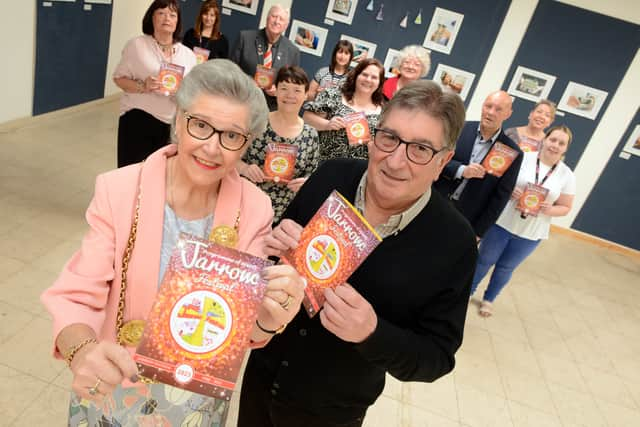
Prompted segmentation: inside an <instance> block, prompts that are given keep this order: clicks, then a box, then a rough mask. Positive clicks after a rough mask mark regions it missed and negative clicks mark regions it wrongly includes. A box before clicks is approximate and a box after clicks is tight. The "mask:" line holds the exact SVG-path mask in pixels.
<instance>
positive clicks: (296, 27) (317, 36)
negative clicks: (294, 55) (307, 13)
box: [289, 19, 328, 56]
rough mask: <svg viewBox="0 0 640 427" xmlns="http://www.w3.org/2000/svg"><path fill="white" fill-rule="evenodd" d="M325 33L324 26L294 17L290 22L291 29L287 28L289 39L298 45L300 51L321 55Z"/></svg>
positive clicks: (325, 39) (325, 38)
mask: <svg viewBox="0 0 640 427" xmlns="http://www.w3.org/2000/svg"><path fill="white" fill-rule="evenodd" d="M327 33H328V31H327V29H326V28H322V27H317V26H315V25H312V24H309V23H307V22H302V21H298V20H297V19H294V20H293V22H292V23H291V30H289V40H291V41H292V42H293V44H295V45H296V46H298V49H300V51H301V52H305V53H309V54H311V55H315V56H322V51H323V50H324V44H325V42H326V41H327Z"/></svg>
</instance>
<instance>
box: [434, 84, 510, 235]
mask: <svg viewBox="0 0 640 427" xmlns="http://www.w3.org/2000/svg"><path fill="white" fill-rule="evenodd" d="M510 116H511V96H510V95H509V94H508V93H506V92H504V91H498V92H494V93H492V94H490V95H489V96H487V99H485V101H484V103H483V104H482V114H481V119H480V122H467V123H466V124H465V126H464V129H463V130H462V133H461V135H460V138H458V142H457V144H456V151H455V154H454V156H453V159H451V161H450V162H449V163H448V164H447V166H446V167H445V168H444V170H443V171H442V175H441V176H440V179H439V180H438V181H436V182H435V183H434V185H433V187H434V188H435V189H436V190H438V191H439V192H440V193H441V194H442V195H444V196H445V197H447V198H449V199H451V201H452V202H453V204H454V206H455V207H456V208H458V210H459V211H460V212H461V213H462V214H463V215H464V216H465V218H467V220H469V223H470V224H471V226H472V227H473V229H474V231H475V232H476V237H477V239H478V240H480V239H481V238H482V236H484V233H485V232H486V231H487V230H488V229H489V227H491V226H492V225H493V224H494V223H495V222H496V220H497V219H498V217H499V216H500V214H501V213H502V210H503V209H504V207H505V206H506V204H507V202H508V201H509V198H510V197H511V193H512V192H513V187H514V186H515V184H516V179H517V178H518V172H519V171H520V165H521V164H522V151H521V150H520V148H519V147H518V145H517V144H516V143H515V142H513V141H512V140H511V138H509V137H508V136H507V135H505V134H504V132H503V130H502V123H503V122H504V121H505V120H506V119H508V118H509V117H510ZM496 142H501V143H503V144H505V145H507V146H509V147H510V148H513V149H514V150H516V151H517V152H518V157H516V159H515V160H514V161H513V163H512V164H511V166H510V167H509V169H507V171H506V172H505V173H504V174H503V175H502V176H501V177H496V176H494V175H490V174H488V173H486V171H485V169H484V167H483V166H482V164H481V163H482V160H483V159H484V157H485V156H486V155H487V153H489V151H490V150H491V148H492V147H493V145H494V144H495V143H496Z"/></svg>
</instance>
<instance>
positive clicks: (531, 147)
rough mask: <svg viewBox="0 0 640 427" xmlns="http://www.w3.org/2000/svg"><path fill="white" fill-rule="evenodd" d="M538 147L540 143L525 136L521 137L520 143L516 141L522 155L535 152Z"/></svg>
mask: <svg viewBox="0 0 640 427" xmlns="http://www.w3.org/2000/svg"><path fill="white" fill-rule="evenodd" d="M539 146H540V141H538V140H536V139H533V138H529V137H526V136H521V137H520V141H518V147H520V149H521V150H522V152H524V153H529V152H532V151H533V152H536V151H538V147H539Z"/></svg>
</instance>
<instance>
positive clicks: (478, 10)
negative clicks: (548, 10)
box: [181, 0, 511, 102]
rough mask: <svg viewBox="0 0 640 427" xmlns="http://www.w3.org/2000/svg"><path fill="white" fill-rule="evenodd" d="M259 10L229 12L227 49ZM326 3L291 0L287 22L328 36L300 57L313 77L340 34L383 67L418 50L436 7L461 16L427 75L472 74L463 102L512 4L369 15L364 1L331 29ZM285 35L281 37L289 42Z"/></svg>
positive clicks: (190, 1)
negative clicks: (367, 49) (398, 54)
mask: <svg viewBox="0 0 640 427" xmlns="http://www.w3.org/2000/svg"><path fill="white" fill-rule="evenodd" d="M381 3H384V9H383V13H382V16H383V20H382V21H378V20H376V16H377V14H378V11H379V8H380V4H381ZM181 4H182V7H183V12H184V17H185V24H184V29H185V30H187V29H188V28H190V27H192V26H193V23H194V22H195V17H196V14H197V11H198V10H199V7H200V4H201V2H200V1H199V0H187V1H183V2H182V3H181ZM262 4H263V2H260V5H259V7H258V12H257V14H256V15H255V16H253V15H248V14H245V13H242V12H239V11H236V10H232V13H231V16H228V15H222V16H221V21H222V25H221V27H222V32H223V33H224V34H225V35H226V36H227V38H228V39H229V42H230V44H231V46H232V47H233V44H234V42H235V40H236V37H237V36H238V33H239V32H240V31H241V30H245V29H253V28H257V27H258V24H259V21H260V16H261V15H262V7H263V6H262ZM327 4H328V1H326V0H324V1H315V0H314V1H310V0H294V1H293V3H292V8H291V20H294V19H297V20H299V21H303V22H307V23H310V24H313V25H316V26H319V27H322V28H326V29H327V30H328V32H329V33H328V37H327V40H326V43H325V47H324V51H323V55H322V57H318V56H314V55H310V54H307V53H302V54H301V64H300V65H301V66H302V67H303V68H304V69H305V71H307V73H308V74H310V76H312V75H313V74H314V73H315V72H316V70H318V69H319V68H320V67H324V66H327V65H329V62H330V60H331V52H332V50H333V47H334V46H335V44H336V43H337V41H338V40H339V39H340V36H341V35H342V34H346V35H349V36H352V37H355V38H358V39H361V40H365V41H368V42H371V43H375V44H376V45H377V47H376V53H375V57H376V58H378V59H379V60H380V62H384V59H385V57H386V55H387V49H389V48H392V49H401V48H403V47H404V46H406V45H409V44H418V45H422V43H423V41H424V38H425V35H426V33H427V28H428V27H429V24H430V23H431V17H432V15H433V12H434V10H435V8H436V7H441V8H444V9H447V10H451V11H453V12H456V13H460V14H463V15H464V19H463V22H462V26H461V27H460V31H459V33H458V36H457V38H456V40H455V44H454V46H453V49H452V51H451V54H450V55H447V54H444V53H440V52H436V51H434V52H432V54H431V63H432V65H431V71H430V72H429V74H428V75H427V77H428V78H431V76H432V75H433V71H434V70H435V68H436V66H437V65H438V64H439V63H444V64H446V65H449V66H452V67H455V68H459V69H462V70H465V71H468V72H471V73H474V74H476V79H475V81H474V84H473V86H472V87H471V91H470V93H469V95H468V97H467V102H468V101H469V100H470V99H471V96H472V94H473V90H474V89H475V84H476V82H477V79H478V78H479V76H480V73H481V72H482V69H483V68H484V65H485V63H486V62H487V58H488V56H489V52H490V51H491V48H492V47H493V44H494V43H495V40H496V37H497V35H498V31H499V30H500V27H501V25H502V22H503V21H504V17H505V15H506V13H507V9H508V8H509V5H510V4H511V1H510V0H483V1H480V2H475V1H473V2H472V1H466V0H449V1H424V0H398V1H393V2H392V1H386V2H379V1H376V2H374V4H375V8H374V10H373V11H367V10H366V7H367V5H368V4H369V1H368V0H360V1H359V2H358V6H357V10H356V13H355V15H354V17H353V21H352V24H351V25H348V24H344V23H342V22H337V21H336V22H335V23H334V25H327V24H325V23H324V20H325V14H326V11H327ZM420 10H422V24H420V25H417V24H415V23H414V20H415V18H416V15H417V14H418V12H419V11H420ZM407 13H408V15H409V17H408V25H407V28H401V27H400V21H402V18H404V17H405V15H407ZM289 30H290V28H289V29H287V32H286V33H285V36H287V37H288V36H289Z"/></svg>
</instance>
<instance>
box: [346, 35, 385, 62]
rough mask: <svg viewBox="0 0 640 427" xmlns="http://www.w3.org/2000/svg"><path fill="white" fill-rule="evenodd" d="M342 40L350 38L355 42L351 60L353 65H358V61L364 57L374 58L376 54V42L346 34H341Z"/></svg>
mask: <svg viewBox="0 0 640 427" xmlns="http://www.w3.org/2000/svg"><path fill="white" fill-rule="evenodd" d="M340 40H349V41H350V42H351V43H352V44H353V61H351V66H352V67H355V66H356V65H358V62H360V61H362V60H363V59H366V58H373V56H374V55H375V54H376V47H377V45H376V44H375V43H371V42H368V41H365V40H360V39H357V38H355V37H351V36H347V35H346V34H342V35H341V36H340Z"/></svg>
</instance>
